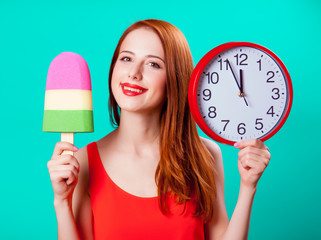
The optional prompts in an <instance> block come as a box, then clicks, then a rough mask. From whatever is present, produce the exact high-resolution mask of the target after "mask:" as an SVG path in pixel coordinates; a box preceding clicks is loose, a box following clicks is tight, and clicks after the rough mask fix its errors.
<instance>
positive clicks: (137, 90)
mask: <svg viewBox="0 0 321 240" xmlns="http://www.w3.org/2000/svg"><path fill="white" fill-rule="evenodd" d="M123 88H124V89H125V90H128V91H132V92H138V93H142V92H143V90H141V89H136V88H130V87H126V86H123Z"/></svg>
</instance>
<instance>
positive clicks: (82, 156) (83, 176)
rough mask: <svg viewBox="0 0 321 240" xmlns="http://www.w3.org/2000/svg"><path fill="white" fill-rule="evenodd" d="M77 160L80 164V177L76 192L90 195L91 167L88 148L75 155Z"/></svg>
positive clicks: (81, 149) (83, 148)
mask: <svg viewBox="0 0 321 240" xmlns="http://www.w3.org/2000/svg"><path fill="white" fill-rule="evenodd" d="M74 156H75V158H76V159H77V160H78V162H79V165H80V167H79V175H78V183H77V186H76V188H75V191H77V192H78V193H88V194H89V166H88V155H87V146H85V147H82V148H80V149H79V150H78V151H77V152H75V153H74Z"/></svg>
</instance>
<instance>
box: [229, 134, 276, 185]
mask: <svg viewBox="0 0 321 240" xmlns="http://www.w3.org/2000/svg"><path fill="white" fill-rule="evenodd" d="M234 147H236V148H238V149H240V151H239V153H238V164H237V165H238V169H239V172H240V175H241V184H243V185H244V186H248V187H253V188H256V186H257V182H258V181H259V179H260V177H261V175H262V174H263V172H264V170H265V168H266V167H267V165H268V164H269V161H270V159H271V154H270V152H269V149H268V147H267V146H265V145H264V143H263V142H262V141H260V140H258V139H248V140H243V141H240V142H237V143H235V144H234Z"/></svg>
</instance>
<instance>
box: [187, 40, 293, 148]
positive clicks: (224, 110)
mask: <svg viewBox="0 0 321 240" xmlns="http://www.w3.org/2000/svg"><path fill="white" fill-rule="evenodd" d="M292 99H293V90H292V83H291V79H290V75H289V73H288V71H287V69H286V67H285V65H284V64H283V63H282V61H281V60H280V59H279V58H278V57H277V56H276V55H275V54H274V53H273V52H272V51H270V50H268V49H267V48H265V47H263V46H260V45H258V44H254V43H249V42H229V43H225V44H222V45H220V46H218V47H216V48H214V49H212V50H211V51H210V52H208V53H207V54H206V55H205V56H204V57H203V58H202V59H201V60H200V61H199V62H198V64H197V65H196V67H195V69H194V71H193V73H192V76H191V79H190V83H189V90H188V100H189V105H190V109H191V113H192V115H193V118H194V119H195V121H196V123H197V124H198V126H199V127H200V128H201V129H202V130H203V131H204V132H205V133H206V134H207V135H208V136H209V137H211V138H212V139H214V140H216V141H219V142H221V143H225V144H230V145H233V144H234V143H235V142H237V141H240V140H243V139H250V138H256V139H260V140H261V141H265V140H267V139H269V138H270V137H272V136H273V135H274V134H275V133H276V132H277V131H278V130H280V128H281V127H282V125H283V124H284V122H285V121H286V119H287V117H288V115H289V113H290V110H291V106H292Z"/></svg>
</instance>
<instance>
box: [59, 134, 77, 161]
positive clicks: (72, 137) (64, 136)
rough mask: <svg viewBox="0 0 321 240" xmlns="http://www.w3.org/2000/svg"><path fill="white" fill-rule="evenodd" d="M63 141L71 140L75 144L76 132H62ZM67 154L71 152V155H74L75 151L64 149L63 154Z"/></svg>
mask: <svg viewBox="0 0 321 240" xmlns="http://www.w3.org/2000/svg"><path fill="white" fill-rule="evenodd" d="M61 141H62V142H69V143H71V144H74V133H61ZM65 154H70V155H72V156H73V155H74V152H72V151H63V153H62V154H61V155H65Z"/></svg>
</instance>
